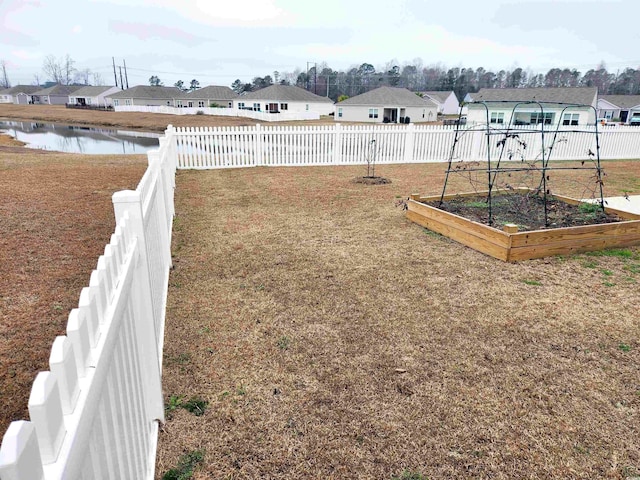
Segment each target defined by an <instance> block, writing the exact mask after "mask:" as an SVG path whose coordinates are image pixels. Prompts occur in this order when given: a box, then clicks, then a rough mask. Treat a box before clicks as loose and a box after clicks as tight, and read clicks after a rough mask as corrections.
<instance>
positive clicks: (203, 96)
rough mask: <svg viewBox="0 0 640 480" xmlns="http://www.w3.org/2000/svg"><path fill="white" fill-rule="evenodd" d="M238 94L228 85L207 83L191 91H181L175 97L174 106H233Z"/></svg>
mask: <svg viewBox="0 0 640 480" xmlns="http://www.w3.org/2000/svg"><path fill="white" fill-rule="evenodd" d="M237 99H238V94H237V93H236V92H234V91H233V90H231V89H230V88H229V87H225V86H220V85H209V86H208V87H203V88H199V89H197V90H194V91H192V92H182V96H181V97H179V98H177V99H176V107H194V108H203V107H216V106H217V107H225V108H234V106H235V103H234V102H235V101H236V100H237Z"/></svg>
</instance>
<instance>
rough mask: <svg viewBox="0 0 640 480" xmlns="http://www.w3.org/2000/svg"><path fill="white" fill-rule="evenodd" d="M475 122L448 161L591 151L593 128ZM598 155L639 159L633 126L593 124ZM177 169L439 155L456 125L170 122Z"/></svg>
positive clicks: (638, 133) (445, 152)
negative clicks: (598, 126) (509, 126)
mask: <svg viewBox="0 0 640 480" xmlns="http://www.w3.org/2000/svg"><path fill="white" fill-rule="evenodd" d="M509 132H510V133H511V134H514V133H515V134H517V137H513V136H510V137H508V138H506V137H505V131H504V130H499V129H494V130H491V134H490V135H487V132H486V130H485V129H482V128H464V129H460V131H459V132H458V138H457V141H456V149H455V155H454V160H470V161H483V160H486V159H487V150H489V151H490V153H491V156H492V158H497V156H498V155H499V154H500V151H501V150H502V145H501V143H500V140H502V139H505V142H504V152H503V155H504V156H505V159H506V158H511V159H512V160H515V159H517V160H520V159H521V158H522V157H523V156H524V157H526V159H527V160H532V159H535V158H539V157H541V156H542V152H543V150H544V153H545V158H546V157H549V158H550V159H551V160H582V159H588V158H590V155H589V152H594V153H595V152H596V143H595V135H594V132H595V127H580V128H579V129H578V128H574V129H571V127H567V128H563V129H561V130H559V131H558V132H557V134H556V132H555V131H554V130H545V140H544V149H543V144H542V137H541V135H540V131H539V130H536V129H535V128H531V127H513V128H512V129H511V130H510V131H509ZM599 134H600V157H601V158H602V159H624V158H638V156H639V154H640V128H638V127H616V128H615V129H614V128H608V129H605V130H604V131H600V132H599ZM175 135H176V137H177V140H176V142H177V149H178V168H181V169H185V168H189V169H209V168H234V167H253V166H302V165H357V164H363V163H366V162H367V161H369V160H375V162H376V163H379V164H390V163H422V162H441V161H446V160H448V159H449V156H450V154H451V147H452V145H453V143H454V139H455V138H456V127H455V126H442V125H418V126H416V125H414V124H409V125H406V126H405V125H401V126H400V125H398V126H369V125H341V124H334V125H318V126H262V125H255V126H252V127H195V128H194V127H185V128H178V129H176V132H175Z"/></svg>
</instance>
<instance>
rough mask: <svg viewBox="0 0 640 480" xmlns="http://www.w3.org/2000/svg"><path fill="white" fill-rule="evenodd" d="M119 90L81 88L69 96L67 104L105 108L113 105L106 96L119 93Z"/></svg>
mask: <svg viewBox="0 0 640 480" xmlns="http://www.w3.org/2000/svg"><path fill="white" fill-rule="evenodd" d="M121 90H122V89H121V88H120V87H112V86H95V87H94V86H87V87H82V88H80V89H78V90H76V91H75V92H73V93H71V94H70V95H69V103H70V104H71V105H78V106H82V107H84V106H94V107H106V106H109V105H112V104H113V103H112V101H111V99H110V98H107V95H111V94H112V93H116V92H120V91H121Z"/></svg>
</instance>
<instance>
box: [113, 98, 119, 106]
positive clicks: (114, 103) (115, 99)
mask: <svg viewBox="0 0 640 480" xmlns="http://www.w3.org/2000/svg"><path fill="white" fill-rule="evenodd" d="M113 106H114V107H119V106H120V100H118V99H117V98H114V99H113Z"/></svg>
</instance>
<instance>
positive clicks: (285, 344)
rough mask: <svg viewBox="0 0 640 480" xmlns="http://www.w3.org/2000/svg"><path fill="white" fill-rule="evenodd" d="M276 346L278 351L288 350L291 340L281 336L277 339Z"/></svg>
mask: <svg viewBox="0 0 640 480" xmlns="http://www.w3.org/2000/svg"><path fill="white" fill-rule="evenodd" d="M277 345H278V348H279V349H280V350H288V349H289V345H291V339H290V338H289V337H287V336H284V335H283V336H282V337H280V338H279V339H278V342H277Z"/></svg>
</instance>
